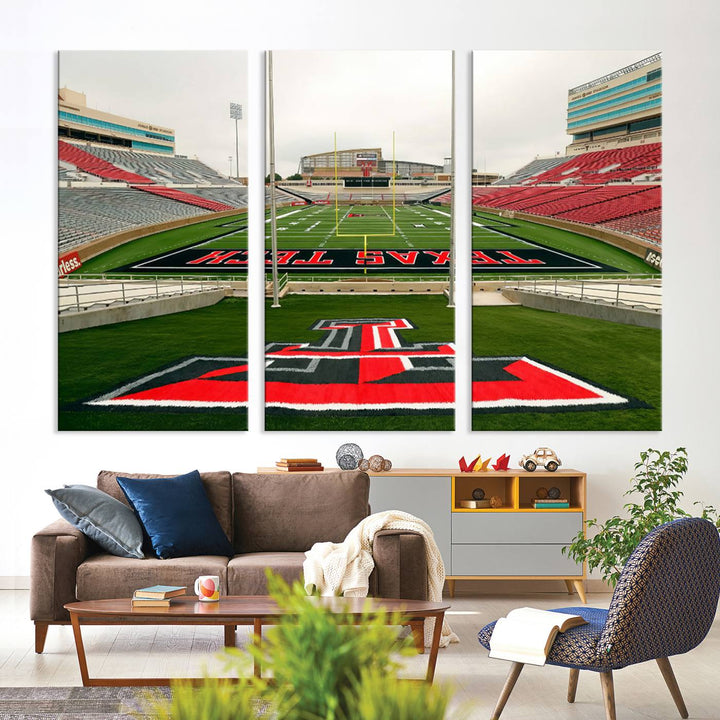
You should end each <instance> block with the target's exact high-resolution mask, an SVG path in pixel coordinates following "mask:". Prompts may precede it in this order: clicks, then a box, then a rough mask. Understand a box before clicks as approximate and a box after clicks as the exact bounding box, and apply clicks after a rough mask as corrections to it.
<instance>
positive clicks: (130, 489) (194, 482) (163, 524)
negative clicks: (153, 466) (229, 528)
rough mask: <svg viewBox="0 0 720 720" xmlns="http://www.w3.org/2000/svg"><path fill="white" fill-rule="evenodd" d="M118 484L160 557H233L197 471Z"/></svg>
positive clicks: (118, 479)
mask: <svg viewBox="0 0 720 720" xmlns="http://www.w3.org/2000/svg"><path fill="white" fill-rule="evenodd" d="M117 482H118V484H119V485H120V487H121V488H122V490H123V492H124V493H125V495H126V496H127V499H128V501H129V503H130V505H131V506H132V507H133V508H134V510H135V512H137V514H138V516H139V517H140V521H141V522H142V525H143V527H144V528H145V531H146V532H147V534H148V536H149V537H150V542H151V543H152V547H153V550H154V551H155V554H156V555H157V556H158V557H160V558H164V559H168V558H176V557H185V556H188V555H227V556H228V557H230V556H231V555H232V554H233V548H232V545H231V543H230V541H229V540H228V538H227V536H226V535H225V533H224V532H223V529H222V528H221V527H220V523H219V522H218V519H217V517H215V514H214V513H213V509H212V506H211V505H210V501H209V500H208V497H207V494H206V492H205V488H204V487H203V484H202V481H201V480H200V473H199V472H198V471H197V470H193V471H192V472H189V473H187V474H185V475H178V476H177V477H172V478H153V479H147V478H145V479H142V478H126V477H118V478H117Z"/></svg>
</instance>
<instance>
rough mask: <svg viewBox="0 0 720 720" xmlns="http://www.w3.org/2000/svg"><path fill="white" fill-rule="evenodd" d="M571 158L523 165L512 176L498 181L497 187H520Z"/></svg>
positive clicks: (538, 159)
mask: <svg viewBox="0 0 720 720" xmlns="http://www.w3.org/2000/svg"><path fill="white" fill-rule="evenodd" d="M568 160H569V158H568V157H567V156H565V155H563V156H560V157H551V158H536V159H535V160H532V161H531V162H529V163H528V164H527V165H523V167H521V168H520V169H519V170H516V171H515V172H514V173H513V174H512V175H508V176H507V177H504V178H502V179H500V180H498V181H497V182H496V183H495V185H520V184H521V183H524V182H525V181H526V180H530V179H531V178H533V177H534V176H536V175H540V173H543V172H546V171H548V170H551V169H552V168H554V167H557V166H558V165H562V164H563V163H565V162H567V161H568Z"/></svg>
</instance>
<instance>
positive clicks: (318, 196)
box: [279, 185, 449, 205]
mask: <svg viewBox="0 0 720 720" xmlns="http://www.w3.org/2000/svg"><path fill="white" fill-rule="evenodd" d="M279 189H280V190H282V188H279ZM444 190H446V188H443V187H437V186H434V187H432V188H426V187H423V186H402V185H398V186H397V187H396V189H395V202H397V203H407V202H423V201H425V200H428V199H430V198H433V197H435V196H436V195H438V193H441V192H443V191H444ZM288 191H289V192H291V193H292V194H293V195H295V196H297V197H300V198H303V199H305V200H307V201H308V202H314V203H325V202H333V203H334V202H335V194H336V193H335V188H334V187H332V186H329V187H328V186H325V187H322V186H320V187H318V188H312V189H311V188H308V187H296V186H292V187H288ZM369 197H372V198H373V199H374V200H379V201H381V202H392V200H393V191H392V188H382V189H380V188H368V189H366V190H363V189H361V188H357V189H355V188H353V189H345V188H341V189H339V190H338V192H337V198H338V202H340V203H342V204H344V205H345V204H347V203H353V202H358V203H359V202H362V201H363V200H364V199H366V198H369ZM438 201H439V198H438ZM448 202H449V195H448Z"/></svg>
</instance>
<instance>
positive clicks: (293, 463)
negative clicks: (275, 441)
mask: <svg viewBox="0 0 720 720" xmlns="http://www.w3.org/2000/svg"><path fill="white" fill-rule="evenodd" d="M275 467H276V468H277V469H278V470H282V471H283V472H318V471H319V470H324V469H325V468H324V467H323V466H322V464H321V463H319V462H318V459H317V458H280V460H278V461H277V462H276V463H275Z"/></svg>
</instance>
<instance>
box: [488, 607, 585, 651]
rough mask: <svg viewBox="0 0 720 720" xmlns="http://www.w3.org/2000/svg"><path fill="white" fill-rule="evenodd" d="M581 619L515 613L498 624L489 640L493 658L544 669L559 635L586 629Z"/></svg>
mask: <svg viewBox="0 0 720 720" xmlns="http://www.w3.org/2000/svg"><path fill="white" fill-rule="evenodd" d="M586 624H587V620H584V619H583V618H582V617H581V616H580V615H566V614H564V613H557V612H552V611H550V610H537V609H536V608H530V607H523V608H517V609H515V610H512V611H511V612H509V613H508V614H507V617H504V618H500V619H499V620H498V621H497V623H496V624H495V629H494V630H493V634H492V637H491V638H490V657H491V658H497V659H499V660H512V661H513V662H520V663H528V664H530V665H544V664H545V661H546V660H547V656H548V653H549V652H550V648H551V647H552V644H553V642H554V640H555V636H556V635H557V634H558V633H559V632H565V631H566V630H568V629H569V628H573V627H577V626H578V625H586Z"/></svg>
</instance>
